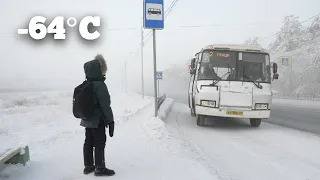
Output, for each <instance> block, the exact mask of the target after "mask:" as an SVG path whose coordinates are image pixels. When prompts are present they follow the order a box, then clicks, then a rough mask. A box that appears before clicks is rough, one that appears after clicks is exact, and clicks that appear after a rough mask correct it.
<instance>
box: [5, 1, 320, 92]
mask: <svg viewBox="0 0 320 180" xmlns="http://www.w3.org/2000/svg"><path fill="white" fill-rule="evenodd" d="M142 2H143V1H142V0H112V1H111V0H91V1H83V0H79V1H71V0H63V1H62V0H56V1H49V0H41V1H40V0H29V1H22V0H12V1H3V2H2V3H1V6H0V13H1V16H0V22H1V29H0V38H1V41H0V47H1V53H0V61H1V66H0V83H1V85H2V86H5V85H7V84H8V83H7V82H8V81H9V80H10V81H9V82H12V83H13V86H17V82H16V81H18V82H19V81H23V82H25V83H26V84H27V85H25V86H28V84H29V85H30V86H32V85H34V86H35V85H37V86H39V87H41V86H44V85H48V84H50V85H53V86H58V87H60V86H61V87H62V86H66V84H69V82H72V83H74V84H77V83H80V82H81V81H82V80H83V78H84V75H83V63H84V62H86V61H88V60H91V59H92V58H93V57H94V56H95V55H96V54H97V53H102V54H103V55H104V56H105V58H106V60H107V63H108V66H109V71H108V74H107V80H108V82H110V83H111V85H112V86H114V87H117V88H118V87H120V86H121V79H123V67H124V60H125V59H127V60H128V66H127V67H128V81H129V82H130V85H129V88H130V87H133V86H138V87H140V86H141V85H140V75H141V73H140V72H141V68H140V55H139V56H137V58H136V59H135V60H132V57H133V55H134V53H135V52H136V50H137V48H138V45H139V43H140V26H141V18H142ZM171 2H172V0H165V1H164V3H165V9H166V8H167V7H168V6H169V5H170V3H171ZM17 4H19V6H17ZM318 7H320V1H318V0H280V1H279V0H241V1H239V0H225V1H218V0H196V1H195V0H180V1H179V2H178V4H177V6H176V7H175V8H174V9H173V10H172V12H171V13H170V15H169V16H168V18H167V20H166V21H165V29H164V30H161V31H157V35H156V37H157V60H158V62H157V65H158V69H159V70H162V69H165V68H167V67H169V66H170V65H171V64H185V62H186V60H188V58H190V57H192V56H193V55H194V54H195V53H196V52H197V51H199V50H200V49H201V48H202V47H203V46H204V45H207V44H215V43H243V42H244V41H245V40H246V39H247V38H250V37H253V36H258V37H267V36H270V35H272V34H274V33H275V32H277V31H279V29H280V27H281V23H282V21H283V18H284V16H286V15H290V14H294V15H297V16H299V17H300V20H301V21H302V20H305V19H307V18H309V17H311V16H313V15H315V14H317V13H319V9H318ZM35 15H42V16H45V17H47V18H48V20H47V23H48V22H50V21H51V20H52V18H53V17H55V16H58V15H62V16H64V17H65V18H66V19H67V18H68V17H75V18H77V20H78V21H79V20H80V19H81V17H84V16H86V15H98V16H100V17H101V20H102V22H101V23H102V26H103V27H102V28H103V29H102V31H100V33H101V37H100V38H99V41H97V42H98V43H96V44H88V43H85V41H83V40H81V38H79V37H80V35H79V32H78V31H77V29H75V28H68V27H66V31H67V40H64V41H63V42H57V40H53V39H46V40H44V41H43V42H35V41H32V40H31V39H30V38H28V35H17V29H19V28H27V25H28V23H29V20H30V19H31V17H33V16H35ZM185 25H216V26H206V27H201V28H200V27H197V28H181V27H178V26H185ZM76 27H77V26H76ZM128 28H135V29H128ZM108 29H121V30H108ZM147 32H149V30H145V34H146V33H147ZM47 36H49V35H47ZM272 40H274V38H269V39H266V40H264V41H262V42H261V44H262V45H263V46H264V47H267V45H268V44H269V43H270V42H271V41H272ZM130 52H134V53H132V54H129V53H130ZM139 52H140V51H139ZM144 59H145V61H144V65H145V66H144V73H145V77H146V79H147V80H146V81H147V82H146V83H149V84H150V83H151V84H152V83H153V82H152V81H150V78H152V75H153V74H152V71H153V69H152V65H153V64H152V63H153V60H152V39H151V40H150V41H149V42H148V43H147V44H146V47H145V48H144ZM31 84H32V85H31Z"/></svg>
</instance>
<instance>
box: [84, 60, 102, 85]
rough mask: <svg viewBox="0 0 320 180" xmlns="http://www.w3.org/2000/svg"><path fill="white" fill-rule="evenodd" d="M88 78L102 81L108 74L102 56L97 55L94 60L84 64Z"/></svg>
mask: <svg viewBox="0 0 320 180" xmlns="http://www.w3.org/2000/svg"><path fill="white" fill-rule="evenodd" d="M84 72H85V74H86V78H91V79H100V78H101V77H103V76H104V75H105V74H106V72H107V63H106V61H105V59H104V57H103V56H102V55H101V54H98V55H96V57H95V58H94V60H91V61H89V62H86V63H85V64H84Z"/></svg>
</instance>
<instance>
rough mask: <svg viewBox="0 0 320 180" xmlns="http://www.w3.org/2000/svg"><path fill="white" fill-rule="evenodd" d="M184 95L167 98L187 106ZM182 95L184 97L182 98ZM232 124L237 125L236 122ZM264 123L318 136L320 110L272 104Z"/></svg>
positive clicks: (175, 94) (319, 132)
mask: <svg viewBox="0 0 320 180" xmlns="http://www.w3.org/2000/svg"><path fill="white" fill-rule="evenodd" d="M185 94H186V93H180V94H179V93H169V95H168V96H169V97H171V98H173V99H174V100H175V101H176V102H180V103H184V104H186V105H188V99H187V95H185ZM183 95H185V96H184V97H183ZM233 122H234V123H237V121H233ZM265 122H268V123H271V124H276V125H280V126H284V127H288V128H293V129H297V130H302V131H306V132H310V133H314V134H318V135H320V110H315V109H308V108H302V107H295V106H283V105H280V104H276V103H274V104H273V105H272V111H271V116H270V118H269V119H268V120H266V121H265Z"/></svg>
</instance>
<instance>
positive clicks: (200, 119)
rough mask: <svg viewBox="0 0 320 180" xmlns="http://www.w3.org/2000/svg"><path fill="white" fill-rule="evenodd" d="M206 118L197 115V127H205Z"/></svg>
mask: <svg viewBox="0 0 320 180" xmlns="http://www.w3.org/2000/svg"><path fill="white" fill-rule="evenodd" d="M204 122H205V117H204V116H203V115H197V125H198V126H204Z"/></svg>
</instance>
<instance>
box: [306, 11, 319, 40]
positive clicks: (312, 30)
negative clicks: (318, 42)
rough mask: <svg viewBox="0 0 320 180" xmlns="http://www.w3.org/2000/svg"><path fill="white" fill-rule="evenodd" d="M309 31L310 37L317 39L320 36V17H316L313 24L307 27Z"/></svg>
mask: <svg viewBox="0 0 320 180" xmlns="http://www.w3.org/2000/svg"><path fill="white" fill-rule="evenodd" d="M306 31H307V33H309V37H310V39H311V40H312V39H315V38H319V37H320V17H319V16H318V17H316V18H315V19H314V20H313V22H312V24H311V25H310V26H309V27H308V28H307V30H306Z"/></svg>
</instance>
